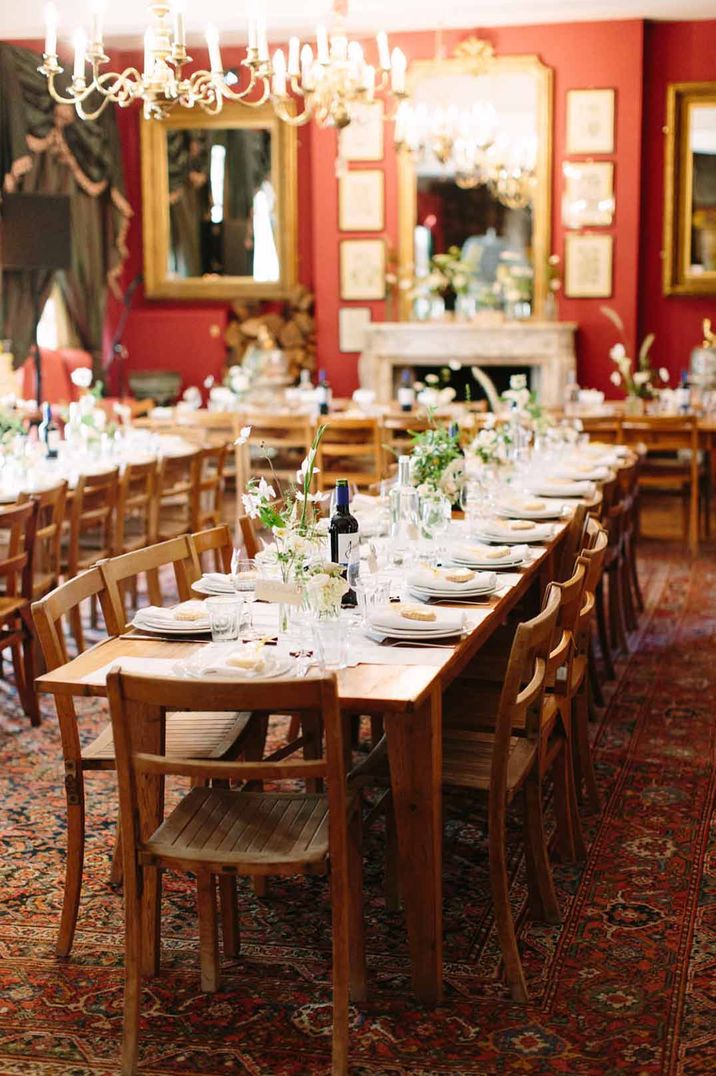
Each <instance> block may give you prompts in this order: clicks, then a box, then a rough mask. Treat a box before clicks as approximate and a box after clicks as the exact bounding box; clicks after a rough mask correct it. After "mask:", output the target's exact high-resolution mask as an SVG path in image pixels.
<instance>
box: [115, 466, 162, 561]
mask: <svg viewBox="0 0 716 1076" xmlns="http://www.w3.org/2000/svg"><path fill="white" fill-rule="evenodd" d="M156 485H157V464H156V460H150V461H148V462H147V463H128V464H127V465H126V467H125V469H124V473H123V475H122V479H121V482H120V484H119V498H118V500H117V512H116V529H115V535H114V552H115V554H119V553H129V552H131V551H132V550H133V549H143V548H144V546H147V545H151V544H152V541H153V523H154V515H153V507H152V506H153V502H154V497H155V492H156Z"/></svg>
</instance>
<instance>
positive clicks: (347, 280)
mask: <svg viewBox="0 0 716 1076" xmlns="http://www.w3.org/2000/svg"><path fill="white" fill-rule="evenodd" d="M340 260H341V299H344V300H351V299H358V300H363V301H365V300H366V299H384V298H385V243H384V242H383V240H382V239H342V240H341V241H340Z"/></svg>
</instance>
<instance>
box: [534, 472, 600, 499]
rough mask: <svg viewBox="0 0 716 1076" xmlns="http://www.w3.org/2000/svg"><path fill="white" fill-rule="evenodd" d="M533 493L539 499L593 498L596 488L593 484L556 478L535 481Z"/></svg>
mask: <svg viewBox="0 0 716 1076" xmlns="http://www.w3.org/2000/svg"><path fill="white" fill-rule="evenodd" d="M532 492H533V493H535V494H536V495H537V496H538V497H593V496H594V493H595V487H594V483H593V482H583V481H577V480H575V479H572V478H560V477H559V476H556V477H552V478H543V479H540V480H537V481H535V483H534V485H533V487H532Z"/></svg>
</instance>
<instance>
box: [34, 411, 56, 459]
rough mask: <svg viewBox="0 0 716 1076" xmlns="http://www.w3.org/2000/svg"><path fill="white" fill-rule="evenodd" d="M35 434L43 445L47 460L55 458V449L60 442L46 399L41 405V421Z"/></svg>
mask: <svg viewBox="0 0 716 1076" xmlns="http://www.w3.org/2000/svg"><path fill="white" fill-rule="evenodd" d="M37 434H38V437H39V438H40V440H41V441H42V443H43V445H44V446H45V456H46V457H47V459H48V460H54V459H57V450H58V447H59V443H60V431H59V430H58V428H57V426H56V425H55V422H54V419H53V417H52V407H51V406H50V404H49V403H47V401H45V403H44V404H43V405H42V422H41V423H40V425H39V426H38V429H37Z"/></svg>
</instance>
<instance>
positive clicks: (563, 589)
mask: <svg viewBox="0 0 716 1076" xmlns="http://www.w3.org/2000/svg"><path fill="white" fill-rule="evenodd" d="M573 569H574V570H573V572H572V575H571V576H570V578H569V579H565V580H564V582H562V583H556V582H555V583H550V585H549V587H548V588H547V592H546V593H545V606H546V605H547V603H548V602H549V599H550V590H551V591H557V593H558V595H559V609H558V613H557V624H556V630H555V638H554V640H553V643H552V646H551V648H550V652H549V657H548V659H547V671H546V686H547V687H552V688H554V689H555V691H556V692H557V693H560V692H562V691H563V690H564V688H565V685H567V684H569V683H570V680H571V673H572V659H573V656H574V635H575V632H576V630H577V624H578V622H579V612H580V609H581V608H582V598H583V594H584V585H585V581H586V575H587V571H586V567H585V565H584V564H583V563H579V562H578V563H576V564H574V565H573Z"/></svg>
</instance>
